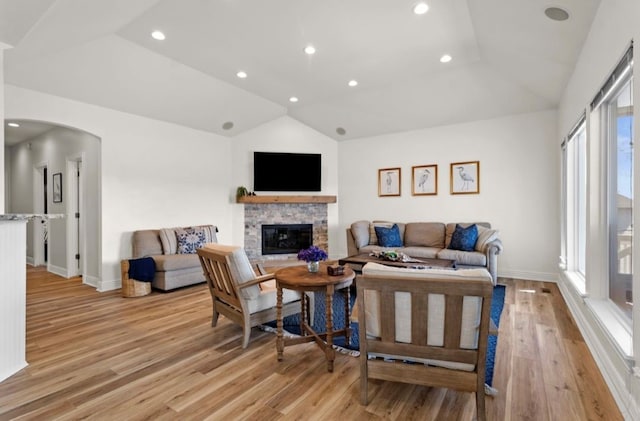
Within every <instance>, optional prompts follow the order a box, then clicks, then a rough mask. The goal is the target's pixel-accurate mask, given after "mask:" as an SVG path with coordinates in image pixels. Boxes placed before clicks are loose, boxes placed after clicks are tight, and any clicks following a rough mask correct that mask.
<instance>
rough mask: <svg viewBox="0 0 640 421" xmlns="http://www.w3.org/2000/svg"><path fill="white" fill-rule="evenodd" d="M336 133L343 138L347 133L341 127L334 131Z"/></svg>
mask: <svg viewBox="0 0 640 421" xmlns="http://www.w3.org/2000/svg"><path fill="white" fill-rule="evenodd" d="M336 133H338V134H339V135H340V136H344V135H345V134H347V131H346V130H345V129H344V128H343V127H338V128H337V129H336Z"/></svg>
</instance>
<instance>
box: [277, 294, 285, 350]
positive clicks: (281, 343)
mask: <svg viewBox="0 0 640 421" xmlns="http://www.w3.org/2000/svg"><path fill="white" fill-rule="evenodd" d="M276 289H277V297H278V298H277V304H276V328H277V334H276V350H277V351H278V361H282V353H283V351H284V336H283V334H282V329H283V326H282V325H283V322H282V287H280V286H279V285H278V286H277V288H276Z"/></svg>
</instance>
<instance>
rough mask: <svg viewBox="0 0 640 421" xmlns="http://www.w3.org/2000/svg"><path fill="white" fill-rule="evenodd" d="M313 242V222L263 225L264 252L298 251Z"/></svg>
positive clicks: (285, 252)
mask: <svg viewBox="0 0 640 421" xmlns="http://www.w3.org/2000/svg"><path fill="white" fill-rule="evenodd" d="M311 244H313V224H273V225H262V254H263V255H267V254H290V253H298V252H299V251H300V250H301V249H306V248H308V247H310V246H311Z"/></svg>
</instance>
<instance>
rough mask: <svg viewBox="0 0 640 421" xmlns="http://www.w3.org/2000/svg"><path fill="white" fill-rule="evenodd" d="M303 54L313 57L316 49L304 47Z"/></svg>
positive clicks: (310, 46) (311, 46)
mask: <svg viewBox="0 0 640 421" xmlns="http://www.w3.org/2000/svg"><path fill="white" fill-rule="evenodd" d="M304 52H305V54H307V55H310V56H311V55H313V54H315V53H316V47H314V46H313V45H311V44H309V45H307V46H306V47H304Z"/></svg>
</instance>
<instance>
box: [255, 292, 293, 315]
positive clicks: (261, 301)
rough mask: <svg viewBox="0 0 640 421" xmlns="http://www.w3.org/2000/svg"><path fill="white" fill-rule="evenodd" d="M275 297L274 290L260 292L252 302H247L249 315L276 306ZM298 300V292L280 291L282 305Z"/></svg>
mask: <svg viewBox="0 0 640 421" xmlns="http://www.w3.org/2000/svg"><path fill="white" fill-rule="evenodd" d="M277 298H278V297H277V295H276V290H275V289H263V290H261V291H260V294H259V295H258V297H256V298H255V299H253V300H247V304H248V306H249V313H250V314H253V313H256V312H258V311H262V310H266V309H268V308H273V307H275V306H276V304H277ZM299 299H300V293H299V292H298V291H292V290H290V289H284V288H283V289H282V303H283V304H286V303H290V302H292V301H297V300H299Z"/></svg>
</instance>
